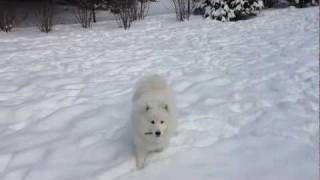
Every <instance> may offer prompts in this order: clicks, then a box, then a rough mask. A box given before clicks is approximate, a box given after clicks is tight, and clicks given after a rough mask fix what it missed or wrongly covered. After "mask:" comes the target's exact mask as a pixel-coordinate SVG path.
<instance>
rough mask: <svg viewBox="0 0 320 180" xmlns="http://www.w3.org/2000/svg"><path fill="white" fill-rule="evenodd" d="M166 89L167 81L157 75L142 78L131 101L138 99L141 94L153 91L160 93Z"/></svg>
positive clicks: (167, 86)
mask: <svg viewBox="0 0 320 180" xmlns="http://www.w3.org/2000/svg"><path fill="white" fill-rule="evenodd" d="M168 88H169V85H168V83H167V81H166V80H165V79H164V78H163V77H161V76H159V75H152V76H147V77H144V78H142V79H141V80H140V81H139V82H138V83H137V86H136V90H135V93H134V95H133V100H136V99H138V98H139V97H140V96H141V94H144V93H148V92H153V91H161V90H165V89H168Z"/></svg>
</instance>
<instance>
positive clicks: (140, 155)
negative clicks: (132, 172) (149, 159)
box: [136, 149, 147, 169]
mask: <svg viewBox="0 0 320 180" xmlns="http://www.w3.org/2000/svg"><path fill="white" fill-rule="evenodd" d="M146 155H147V153H146V152H145V151H144V150H142V149H137V150H136V166H137V169H142V168H143V167H144V162H145V159H146Z"/></svg>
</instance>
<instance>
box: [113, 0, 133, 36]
mask: <svg viewBox="0 0 320 180" xmlns="http://www.w3.org/2000/svg"><path fill="white" fill-rule="evenodd" d="M135 4H136V0H113V1H111V3H110V7H111V8H110V9H111V12H112V13H113V14H114V15H115V16H116V19H118V20H119V21H120V24H121V26H122V27H123V28H124V29H125V30H127V29H129V28H130V27H131V23H132V22H133V21H134V20H136V14H135V13H136V6H135Z"/></svg>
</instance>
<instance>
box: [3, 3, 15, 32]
mask: <svg viewBox="0 0 320 180" xmlns="http://www.w3.org/2000/svg"><path fill="white" fill-rule="evenodd" d="M15 7H16V6H15V3H13V2H0V30H1V31H4V32H9V31H11V30H12V28H14V26H15V25H16V8H15Z"/></svg>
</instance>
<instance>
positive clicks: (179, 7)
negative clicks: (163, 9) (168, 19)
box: [171, 0, 192, 21]
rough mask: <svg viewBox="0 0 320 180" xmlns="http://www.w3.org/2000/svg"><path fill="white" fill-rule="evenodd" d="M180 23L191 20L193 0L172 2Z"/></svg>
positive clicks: (175, 0)
mask: <svg viewBox="0 0 320 180" xmlns="http://www.w3.org/2000/svg"><path fill="white" fill-rule="evenodd" d="M171 2H172V5H173V8H174V10H175V13H176V18H177V20H178V21H184V20H189V17H190V14H191V6H192V0H171Z"/></svg>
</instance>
